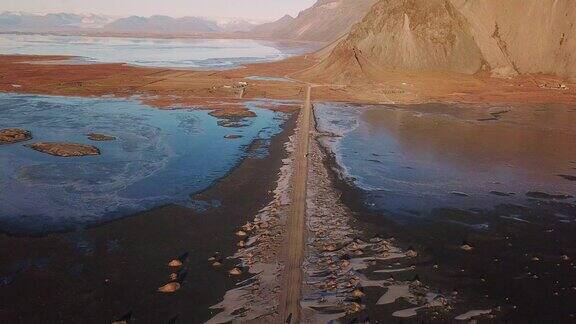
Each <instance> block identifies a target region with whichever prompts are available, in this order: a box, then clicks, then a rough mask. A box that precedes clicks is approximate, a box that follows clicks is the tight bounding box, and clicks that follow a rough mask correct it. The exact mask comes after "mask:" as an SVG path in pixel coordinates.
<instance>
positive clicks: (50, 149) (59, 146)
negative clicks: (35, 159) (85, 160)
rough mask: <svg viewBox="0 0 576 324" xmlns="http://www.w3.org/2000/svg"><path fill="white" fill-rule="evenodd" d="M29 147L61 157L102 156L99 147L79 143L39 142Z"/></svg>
mask: <svg viewBox="0 0 576 324" xmlns="http://www.w3.org/2000/svg"><path fill="white" fill-rule="evenodd" d="M27 146H28V147H29V148H31V149H33V150H36V151H38V152H42V153H46V154H50V155H54V156H61V157H75V156H89V155H100V150H99V149H98V148H97V147H94V146H92V145H86V144H78V143H48V142H39V143H34V144H30V145H27Z"/></svg>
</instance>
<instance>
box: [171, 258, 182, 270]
mask: <svg viewBox="0 0 576 324" xmlns="http://www.w3.org/2000/svg"><path fill="white" fill-rule="evenodd" d="M168 266H169V267H173V268H178V267H181V266H182V261H180V260H177V259H175V260H172V261H170V263H168Z"/></svg>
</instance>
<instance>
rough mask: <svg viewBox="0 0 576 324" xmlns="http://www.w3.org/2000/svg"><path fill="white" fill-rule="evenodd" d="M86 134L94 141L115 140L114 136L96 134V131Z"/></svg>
mask: <svg viewBox="0 0 576 324" xmlns="http://www.w3.org/2000/svg"><path fill="white" fill-rule="evenodd" d="M86 136H88V139H89V140H91V141H96V142H105V141H114V140H116V137H114V136H109V135H104V134H98V133H90V134H87V135H86Z"/></svg>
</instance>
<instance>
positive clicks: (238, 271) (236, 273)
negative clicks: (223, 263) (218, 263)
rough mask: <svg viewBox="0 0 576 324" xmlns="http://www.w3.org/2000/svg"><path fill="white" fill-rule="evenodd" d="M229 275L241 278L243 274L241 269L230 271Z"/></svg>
mask: <svg viewBox="0 0 576 324" xmlns="http://www.w3.org/2000/svg"><path fill="white" fill-rule="evenodd" d="M228 273H229V274H230V275H232V276H239V275H241V274H242V270H240V268H234V269H232V270H230V271H228Z"/></svg>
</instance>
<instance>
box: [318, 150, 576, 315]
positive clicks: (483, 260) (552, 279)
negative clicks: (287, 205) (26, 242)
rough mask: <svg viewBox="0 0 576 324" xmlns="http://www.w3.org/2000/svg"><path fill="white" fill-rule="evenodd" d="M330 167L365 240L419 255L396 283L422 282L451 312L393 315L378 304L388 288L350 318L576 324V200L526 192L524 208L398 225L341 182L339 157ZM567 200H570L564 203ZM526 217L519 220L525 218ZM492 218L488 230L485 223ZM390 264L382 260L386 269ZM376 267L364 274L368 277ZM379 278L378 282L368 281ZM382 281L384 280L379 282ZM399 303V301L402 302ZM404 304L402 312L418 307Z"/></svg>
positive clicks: (451, 212) (456, 213) (372, 292)
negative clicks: (391, 241)
mask: <svg viewBox="0 0 576 324" xmlns="http://www.w3.org/2000/svg"><path fill="white" fill-rule="evenodd" d="M322 149H323V150H324V152H325V153H326V157H325V159H324V164H325V166H326V168H328V170H330V178H331V181H332V184H333V185H334V187H335V188H336V190H338V191H339V192H340V193H341V198H342V201H343V202H344V203H345V205H346V206H348V208H350V210H352V212H353V220H352V224H353V226H354V228H355V229H357V230H359V231H360V232H361V233H362V237H361V239H363V240H364V241H367V240H369V239H370V238H373V237H375V236H379V237H382V238H391V237H393V238H395V244H396V245H398V246H400V247H401V248H403V249H411V250H414V251H416V252H417V253H418V255H417V256H416V257H415V258H413V259H412V261H411V262H410V263H406V264H405V266H407V267H410V266H414V270H413V271H407V272H401V273H391V274H389V275H388V276H389V278H393V279H394V280H396V281H418V282H422V283H423V284H425V285H427V286H428V287H430V290H431V291H434V292H437V293H440V294H442V295H443V296H446V297H448V298H449V300H450V303H449V306H448V307H437V308H428V309H426V310H424V309H423V310H420V311H419V312H418V315H417V316H414V317H411V318H398V317H393V316H392V313H393V312H394V310H395V308H396V309H397V306H396V307H395V308H394V307H389V305H376V302H377V301H378V299H379V298H380V296H382V290H381V289H379V290H377V289H372V288H368V289H366V291H365V292H366V296H365V297H363V299H362V302H363V303H365V304H366V309H365V310H363V311H362V312H360V313H357V314H352V315H348V316H347V317H346V318H347V320H350V321H364V320H368V319H369V320H371V321H378V322H382V323H391V322H394V323H396V322H397V323H422V322H425V323H446V322H454V321H455V322H466V321H456V320H455V317H457V316H458V315H462V314H466V313H467V312H469V311H472V310H482V311H488V310H489V311H490V314H488V315H484V316H482V317H481V318H479V319H478V322H479V323H484V322H486V323H493V322H498V323H573V322H574V320H576V311H574V307H573V305H575V304H576V264H575V263H574V256H575V255H576V241H575V240H574V239H573V238H574V233H575V231H576V227H575V225H574V222H572V221H570V222H562V221H558V220H559V217H566V218H567V219H570V220H572V219H573V218H574V216H575V215H576V205H575V204H574V200H573V199H571V198H565V197H551V196H547V195H538V196H535V195H534V194H531V193H526V198H527V203H526V204H523V205H521V206H520V205H499V206H496V207H495V208H493V209H489V210H456V209H442V208H439V209H435V210H433V211H432V214H433V216H432V217H430V218H428V219H426V220H422V221H418V222H413V223H410V224H409V225H400V224H398V223H395V222H394V221H393V220H392V219H393V217H390V216H393V215H387V214H382V213H377V212H374V211H372V210H371V209H369V208H368V207H367V206H366V193H365V192H364V191H362V190H361V189H359V188H357V187H356V186H354V184H353V183H352V182H351V181H350V180H349V179H345V178H343V177H342V170H341V168H340V166H339V165H338V164H337V163H336V160H335V157H334V155H333V154H332V153H331V152H330V151H329V150H328V149H327V148H326V147H322ZM560 198H565V199H560ZM519 215H521V217H519ZM486 220H490V223H491V226H490V228H489V229H479V227H478V226H479V225H481V224H483V223H484V222H485V221H486ZM383 266H386V263H384V264H382V263H378V266H377V267H374V268H382V267H383ZM370 270H371V268H368V269H366V270H362V271H361V272H362V273H369V272H370ZM370 279H374V280H375V279H376V278H370ZM380 279H381V277H380ZM397 303H398V302H397ZM400 303H403V304H405V305H404V306H405V307H404V308H410V307H412V306H411V305H410V304H408V303H405V302H400Z"/></svg>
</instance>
